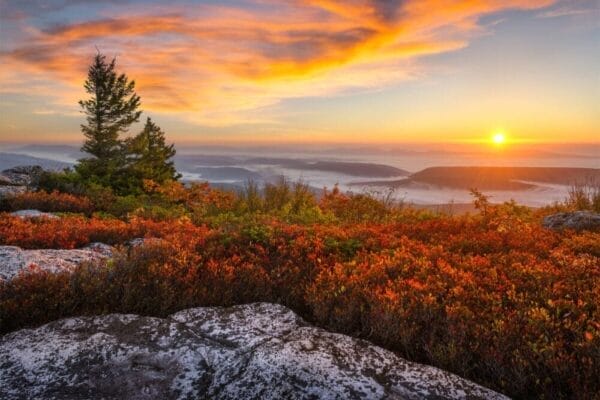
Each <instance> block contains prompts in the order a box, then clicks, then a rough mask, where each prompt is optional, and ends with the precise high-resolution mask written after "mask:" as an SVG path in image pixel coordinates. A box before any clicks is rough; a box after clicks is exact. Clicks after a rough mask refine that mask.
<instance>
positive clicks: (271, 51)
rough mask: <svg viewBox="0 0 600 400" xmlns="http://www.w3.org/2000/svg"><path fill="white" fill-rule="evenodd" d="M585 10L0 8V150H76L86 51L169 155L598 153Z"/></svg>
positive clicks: (120, 1) (595, 44)
mask: <svg viewBox="0 0 600 400" xmlns="http://www.w3.org/2000/svg"><path fill="white" fill-rule="evenodd" d="M599 21H600V9H599V2H598V1H597V0H591V1H564V2H556V1H551V0H531V1H526V0H508V1H494V0H489V1H484V0H481V1H476V0H470V1H435V0H405V1H385V0H347V1H333V0H289V1H274V0H243V1H242V0H220V1H216V0H215V1H181V0H174V1H169V2H164V1H136V0H104V1H103V0H96V1H93V2H92V1H84V0H43V1H42V0H40V1H31V0H20V1H12V0H0V37H1V38H0V142H2V141H12V142H15V141H22V142H70V141H77V140H80V138H81V133H80V131H79V124H80V123H82V122H83V116H82V115H81V114H80V113H79V109H78V106H77V101H78V100H79V99H81V98H83V97H84V96H85V93H84V90H83V87H82V84H83V81H84V80H85V74H86V70H87V66H88V64H89V62H90V60H91V58H92V57H93V55H94V54H95V52H96V47H97V48H98V49H100V51H102V52H103V53H105V54H106V55H108V56H110V57H112V56H116V57H117V60H118V66H119V69H120V70H121V71H123V72H126V73H127V74H128V76H129V77H130V78H133V79H135V80H136V82H137V89H138V93H139V94H140V95H141V97H142V106H143V109H144V111H145V112H146V113H147V114H148V115H151V116H152V117H153V119H154V120H155V121H156V122H157V123H158V124H159V125H161V126H162V127H163V128H164V129H165V130H166V132H167V134H168V136H169V138H171V139H172V140H175V141H179V142H182V141H183V142H186V141H194V142H212V143H221V142H223V143H229V142H232V143H233V142H250V141H258V142H266V143H270V142H307V143H308V142H310V143H315V142H320V141H323V142H419V141H422V142H462V141H466V142H473V141H475V142H477V141H486V140H488V141H490V142H492V141H493V140H495V139H493V138H494V136H495V135H498V134H502V135H504V139H503V141H504V140H505V141H506V142H510V141H513V142H519V141H524V142H536V141H540V142H595V143H597V142H598V141H600V101H599V100H598V99H600V22H599Z"/></svg>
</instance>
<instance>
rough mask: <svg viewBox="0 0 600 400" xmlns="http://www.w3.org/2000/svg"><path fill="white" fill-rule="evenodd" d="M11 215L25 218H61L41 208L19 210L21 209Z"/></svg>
mask: <svg viewBox="0 0 600 400" xmlns="http://www.w3.org/2000/svg"><path fill="white" fill-rule="evenodd" d="M10 215H12V216H15V217H19V218H23V219H28V218H50V219H57V218H59V217H58V216H57V215H54V214H52V213H47V212H42V211H39V210H19V211H14V212H11V213H10Z"/></svg>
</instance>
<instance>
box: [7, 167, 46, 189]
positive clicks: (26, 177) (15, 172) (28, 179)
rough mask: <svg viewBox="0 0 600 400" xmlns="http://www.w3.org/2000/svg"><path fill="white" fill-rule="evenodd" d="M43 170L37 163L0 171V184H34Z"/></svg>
mask: <svg viewBox="0 0 600 400" xmlns="http://www.w3.org/2000/svg"><path fill="white" fill-rule="evenodd" d="M43 172H44V170H43V169H42V167H40V166H39V165H26V166H19V167H14V168H9V169H5V170H4V171H2V172H0V185H10V186H27V187H32V186H36V185H37V184H38V182H39V178H40V176H41V175H42V173H43Z"/></svg>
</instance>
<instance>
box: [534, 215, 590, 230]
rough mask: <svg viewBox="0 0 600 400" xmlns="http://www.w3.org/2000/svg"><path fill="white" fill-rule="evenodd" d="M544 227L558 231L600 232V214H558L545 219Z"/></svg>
mask: <svg viewBox="0 0 600 400" xmlns="http://www.w3.org/2000/svg"><path fill="white" fill-rule="evenodd" d="M542 225H543V226H544V227H546V228H550V229H556V230H562V229H574V230H576V231H582V230H600V214H598V213H594V212H591V211H573V212H563V213H557V214H552V215H548V216H546V217H544V220H543V221H542Z"/></svg>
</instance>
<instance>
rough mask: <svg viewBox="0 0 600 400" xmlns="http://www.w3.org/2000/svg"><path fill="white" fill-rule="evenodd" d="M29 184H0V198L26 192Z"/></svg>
mask: <svg viewBox="0 0 600 400" xmlns="http://www.w3.org/2000/svg"><path fill="white" fill-rule="evenodd" d="M26 191H27V186H0V199H1V198H4V197H11V196H15V195H17V194H21V193H25V192H26Z"/></svg>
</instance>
